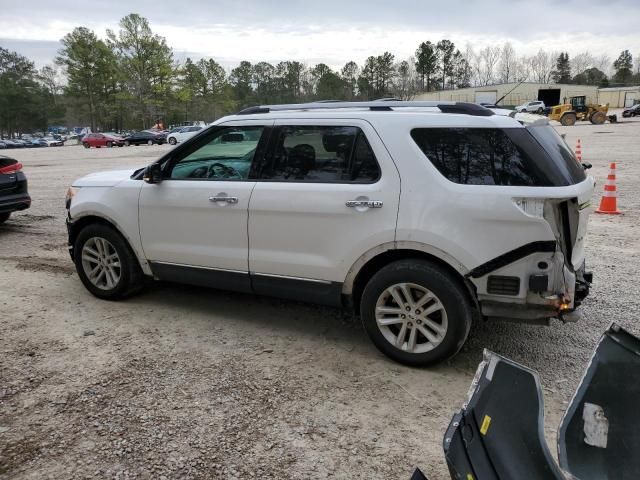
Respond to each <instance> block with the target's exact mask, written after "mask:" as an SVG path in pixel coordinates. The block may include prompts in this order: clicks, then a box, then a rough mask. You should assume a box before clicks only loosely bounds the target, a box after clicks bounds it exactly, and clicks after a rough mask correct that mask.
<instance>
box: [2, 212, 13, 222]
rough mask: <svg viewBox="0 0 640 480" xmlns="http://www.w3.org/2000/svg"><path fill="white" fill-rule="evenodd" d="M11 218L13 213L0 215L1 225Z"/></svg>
mask: <svg viewBox="0 0 640 480" xmlns="http://www.w3.org/2000/svg"><path fill="white" fill-rule="evenodd" d="M10 216H11V212H6V213H0V225H1V224H3V223H4V222H6V221H7V220H9V217H10Z"/></svg>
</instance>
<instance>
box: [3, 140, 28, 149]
mask: <svg viewBox="0 0 640 480" xmlns="http://www.w3.org/2000/svg"><path fill="white" fill-rule="evenodd" d="M3 142H4V144H5V145H6V147H7V148H24V147H25V145H24V143H22V142H19V141H18V140H10V139H6V140H3Z"/></svg>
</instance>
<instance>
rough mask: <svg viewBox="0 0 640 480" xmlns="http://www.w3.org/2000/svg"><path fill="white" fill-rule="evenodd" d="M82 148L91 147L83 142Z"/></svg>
mask: <svg viewBox="0 0 640 480" xmlns="http://www.w3.org/2000/svg"><path fill="white" fill-rule="evenodd" d="M82 146H83V147H84V148H91V145H89V144H88V143H86V142H85V143H83V144H82Z"/></svg>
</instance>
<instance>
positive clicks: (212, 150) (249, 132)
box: [168, 127, 264, 180]
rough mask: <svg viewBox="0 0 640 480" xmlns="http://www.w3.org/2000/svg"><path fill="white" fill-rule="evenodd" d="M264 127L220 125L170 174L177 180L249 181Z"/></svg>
mask: <svg viewBox="0 0 640 480" xmlns="http://www.w3.org/2000/svg"><path fill="white" fill-rule="evenodd" d="M263 130H264V128H263V127H221V128H218V129H216V130H215V134H214V135H213V136H212V137H210V138H209V139H208V142H207V143H205V144H204V145H201V146H200V147H198V148H196V150H194V151H192V152H190V153H188V154H187V155H186V156H185V157H184V158H181V159H180V160H179V161H178V162H176V163H175V164H174V165H173V166H172V167H171V171H170V172H169V174H168V178H169V179H174V180H246V179H247V178H249V170H250V168H251V162H252V161H253V157H254V156H255V153H256V149H257V147H258V143H259V142H260V138H261V137H262V132H263Z"/></svg>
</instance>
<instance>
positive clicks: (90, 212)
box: [69, 210, 153, 276]
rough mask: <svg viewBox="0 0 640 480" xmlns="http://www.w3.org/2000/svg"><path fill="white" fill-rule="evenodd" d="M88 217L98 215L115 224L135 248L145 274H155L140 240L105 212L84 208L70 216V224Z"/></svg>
mask: <svg viewBox="0 0 640 480" xmlns="http://www.w3.org/2000/svg"><path fill="white" fill-rule="evenodd" d="M87 217H98V218H101V219H103V220H104V221H106V222H108V223H109V224H111V225H113V226H114V227H115V229H116V230H117V231H118V233H120V235H122V236H123V237H124V239H125V240H126V241H127V243H128V244H129V246H130V247H131V250H133V253H134V255H135V256H136V258H137V259H138V263H139V264H140V268H142V271H143V272H144V274H145V275H148V276H153V273H152V272H151V267H150V266H149V263H148V262H147V259H146V258H145V256H144V255H143V254H142V252H141V251H140V249H139V247H138V246H139V245H140V241H138V242H134V241H133V239H132V238H131V237H130V236H129V235H127V234H126V232H125V231H124V229H123V228H122V227H121V226H120V225H119V224H118V222H116V221H115V220H114V219H113V218H110V217H108V216H106V215H105V214H104V213H102V212H98V211H96V210H83V211H82V213H81V214H80V215H78V216H76V217H73V218H71V217H69V218H70V220H69V223H70V225H73V224H75V223H77V222H79V221H80V220H82V219H83V218H87Z"/></svg>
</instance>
